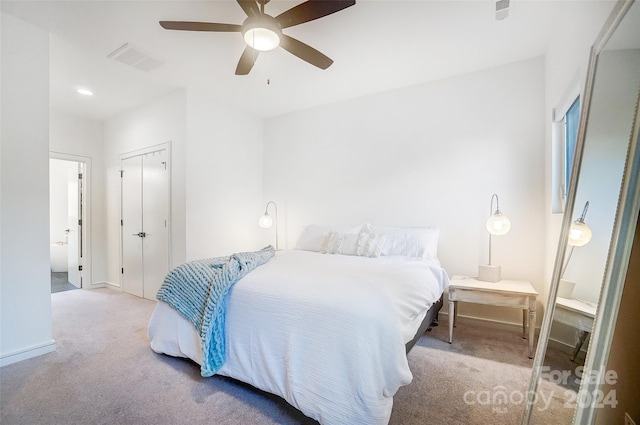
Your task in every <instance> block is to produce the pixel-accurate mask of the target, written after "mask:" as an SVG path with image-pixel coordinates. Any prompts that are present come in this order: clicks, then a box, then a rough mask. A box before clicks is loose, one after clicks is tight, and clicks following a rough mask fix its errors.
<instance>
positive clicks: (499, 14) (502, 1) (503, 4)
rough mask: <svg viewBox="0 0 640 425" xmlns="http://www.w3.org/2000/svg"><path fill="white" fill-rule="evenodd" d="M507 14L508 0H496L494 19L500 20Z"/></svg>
mask: <svg viewBox="0 0 640 425" xmlns="http://www.w3.org/2000/svg"><path fill="white" fill-rule="evenodd" d="M507 16H509V0H498V1H497V2H496V20H498V21H502V20H503V19H505V18H506V17H507Z"/></svg>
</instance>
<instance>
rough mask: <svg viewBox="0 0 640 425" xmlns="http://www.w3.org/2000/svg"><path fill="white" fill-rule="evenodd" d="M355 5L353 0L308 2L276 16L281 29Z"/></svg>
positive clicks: (311, 0)
mask: <svg viewBox="0 0 640 425" xmlns="http://www.w3.org/2000/svg"><path fill="white" fill-rule="evenodd" d="M354 4H356V2H355V0H309V1H306V2H304V3H301V4H299V5H297V6H295V7H292V8H291V9H289V10H287V11H286V12H282V13H281V14H279V15H278V16H276V20H277V21H278V22H279V23H280V25H281V26H282V28H289V27H292V26H294V25H299V24H303V23H305V22H309V21H313V20H314V19H318V18H322V17H324V16H327V15H331V14H332V13H335V12H338V11H340V10H342V9H346V8H347V7H349V6H353V5H354Z"/></svg>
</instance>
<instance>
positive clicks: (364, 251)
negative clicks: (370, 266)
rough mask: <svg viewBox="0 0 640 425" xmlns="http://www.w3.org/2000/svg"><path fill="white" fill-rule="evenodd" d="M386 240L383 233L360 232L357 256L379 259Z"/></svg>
mask: <svg viewBox="0 0 640 425" xmlns="http://www.w3.org/2000/svg"><path fill="white" fill-rule="evenodd" d="M386 240H387V235H385V234H383V233H369V232H361V233H360V235H359V238H358V248H357V249H358V251H357V253H358V255H359V256H361V257H372V258H373V257H379V256H380V255H381V253H382V247H383V245H384V243H385V241H386Z"/></svg>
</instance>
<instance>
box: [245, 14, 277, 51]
mask: <svg viewBox="0 0 640 425" xmlns="http://www.w3.org/2000/svg"><path fill="white" fill-rule="evenodd" d="M242 37H243V38H244V41H245V43H247V45H248V46H249V47H251V48H253V49H256V50H260V51H262V52H265V51H268V50H272V49H275V48H276V47H278V45H279V44H280V40H281V39H282V27H281V26H280V23H279V22H278V21H276V20H275V19H274V18H273V17H271V16H269V15H265V14H263V15H259V16H249V17H248V18H247V19H245V21H244V22H243V23H242Z"/></svg>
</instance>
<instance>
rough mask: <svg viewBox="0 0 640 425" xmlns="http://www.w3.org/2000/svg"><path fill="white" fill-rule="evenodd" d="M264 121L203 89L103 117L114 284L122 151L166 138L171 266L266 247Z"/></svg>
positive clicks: (114, 279) (110, 267) (116, 281)
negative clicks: (261, 223)
mask: <svg viewBox="0 0 640 425" xmlns="http://www.w3.org/2000/svg"><path fill="white" fill-rule="evenodd" d="M262 126H263V124H262V120H261V119H258V118H254V117H250V116H247V115H246V114H245V113H242V112H238V111H234V110H232V109H229V108H227V107H224V106H221V105H220V103H218V102H216V101H215V100H213V96H210V95H209V94H208V93H206V92H203V91H201V90H186V91H184V90H181V91H177V92H175V93H173V94H170V95H168V96H166V97H163V98H162V99H159V100H158V101H156V102H153V103H151V104H148V105H145V106H143V107H140V108H137V109H134V110H132V111H130V112H127V113H125V114H122V115H120V116H118V117H114V118H112V119H110V120H108V121H107V122H105V126H104V128H105V137H104V142H105V159H106V174H107V177H106V181H107V235H108V236H107V240H108V270H109V273H108V274H109V278H108V281H109V282H110V283H112V284H114V285H118V284H119V281H120V276H119V270H120V265H119V253H120V242H119V231H120V225H119V220H120V216H119V196H120V180H119V173H118V170H119V169H120V165H119V161H118V155H120V154H122V153H126V152H131V151H134V150H137V149H141V148H144V147H147V146H153V145H156V144H159V143H163V142H167V141H169V140H171V142H172V144H171V151H172V161H173V162H172V166H171V172H172V176H171V177H172V186H171V198H172V200H171V204H172V207H171V214H172V242H173V243H172V261H173V264H172V265H171V266H172V267H173V266H176V265H178V264H180V263H182V262H184V261H186V260H187V259H189V260H191V259H197V258H203V257H211V256H217V255H228V254H229V253H231V252H235V251H247V250H253V249H258V248H261V247H262V246H261V243H260V242H262V241H261V240H260V232H259V230H260V229H258V227H257V220H258V217H259V216H260V214H261V213H262V211H263V210H262V208H264V205H263V204H262ZM187 164H188V167H187ZM265 244H266V243H265Z"/></svg>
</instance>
